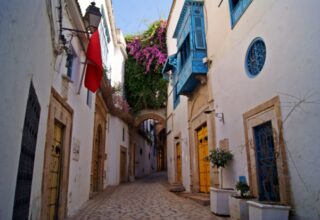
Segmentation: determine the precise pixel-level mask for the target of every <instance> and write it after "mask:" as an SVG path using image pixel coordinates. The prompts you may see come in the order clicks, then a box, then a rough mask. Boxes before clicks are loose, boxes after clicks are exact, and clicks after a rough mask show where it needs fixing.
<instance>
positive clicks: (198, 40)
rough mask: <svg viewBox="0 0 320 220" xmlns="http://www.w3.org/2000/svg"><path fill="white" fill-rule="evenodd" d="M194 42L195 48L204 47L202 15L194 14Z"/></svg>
mask: <svg viewBox="0 0 320 220" xmlns="http://www.w3.org/2000/svg"><path fill="white" fill-rule="evenodd" d="M193 19H194V31H195V44H196V48H197V49H206V43H205V36H204V30H203V29H204V27H203V22H202V17H200V16H194V18H193Z"/></svg>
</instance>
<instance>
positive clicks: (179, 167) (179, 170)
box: [176, 142, 182, 183]
mask: <svg viewBox="0 0 320 220" xmlns="http://www.w3.org/2000/svg"><path fill="white" fill-rule="evenodd" d="M176 163H177V182H179V183H181V182H182V160H181V144H180V142H178V143H177V144H176Z"/></svg>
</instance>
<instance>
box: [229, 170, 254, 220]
mask: <svg viewBox="0 0 320 220" xmlns="http://www.w3.org/2000/svg"><path fill="white" fill-rule="evenodd" d="M236 190H237V191H238V192H239V191H240V195H239V194H235V195H231V196H230V198H229V209H230V218H231V219H234V220H248V219H249V208H248V204H247V200H249V199H253V198H254V197H253V196H251V195H250V191H249V190H250V187H249V185H248V184H247V181H246V180H245V177H244V176H241V177H240V180H239V182H237V184H236Z"/></svg>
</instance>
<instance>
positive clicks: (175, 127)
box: [167, 0, 191, 191]
mask: <svg viewBox="0 0 320 220" xmlns="http://www.w3.org/2000/svg"><path fill="white" fill-rule="evenodd" d="M183 4H184V1H183V0H177V1H176V4H175V7H174V8H173V11H172V13H171V18H170V21H169V25H168V29H167V47H168V54H169V55H172V54H175V53H176V52H177V41H176V39H173V33H174V31H175V28H176V25H177V22H178V19H179V16H180V12H181V10H182V7H183ZM169 84H170V85H169V88H168V102H167V117H168V116H170V115H171V117H170V119H169V120H168V121H167V127H170V128H171V129H172V131H171V133H170V134H169V135H168V136H167V151H168V153H167V161H168V180H169V182H170V183H173V182H175V181H176V158H175V144H176V142H177V141H176V140H175V139H174V136H177V135H180V140H179V141H180V142H181V151H182V184H183V185H184V187H185V188H186V190H187V191H190V184H191V183H190V150H189V135H188V99H187V98H186V97H185V96H180V104H179V105H178V106H177V107H176V109H174V108H173V92H172V86H171V82H170V83H169ZM169 124H171V125H169ZM168 131H169V129H167V132H168Z"/></svg>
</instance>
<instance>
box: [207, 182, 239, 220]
mask: <svg viewBox="0 0 320 220" xmlns="http://www.w3.org/2000/svg"><path fill="white" fill-rule="evenodd" d="M234 193H235V191H234V190H233V189H217V188H214V187H210V209H211V212H213V213H214V214H216V215H223V216H229V215H230V210H229V197H230V196H231V195H232V194H234Z"/></svg>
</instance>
